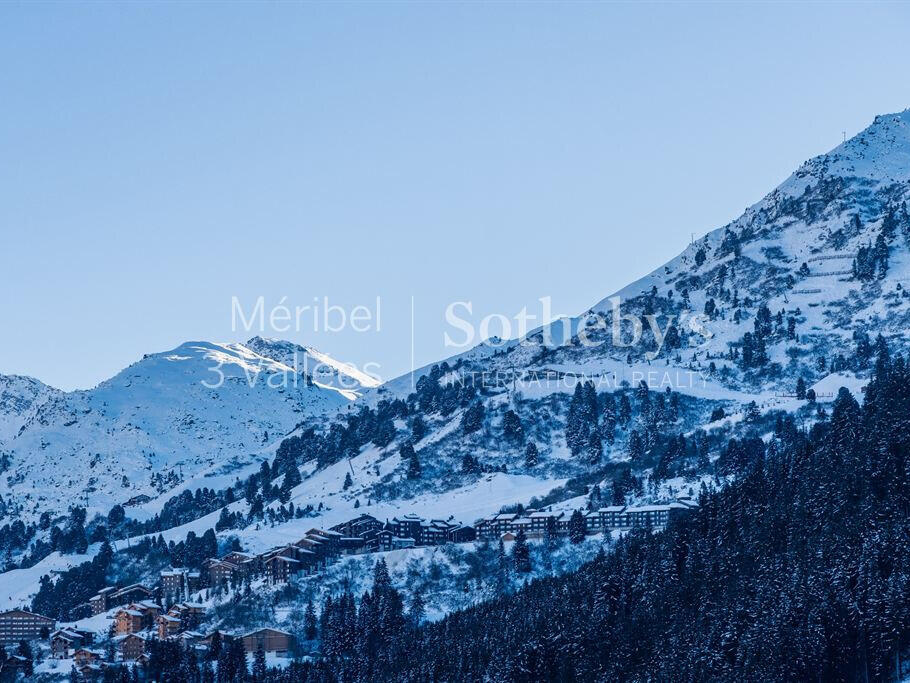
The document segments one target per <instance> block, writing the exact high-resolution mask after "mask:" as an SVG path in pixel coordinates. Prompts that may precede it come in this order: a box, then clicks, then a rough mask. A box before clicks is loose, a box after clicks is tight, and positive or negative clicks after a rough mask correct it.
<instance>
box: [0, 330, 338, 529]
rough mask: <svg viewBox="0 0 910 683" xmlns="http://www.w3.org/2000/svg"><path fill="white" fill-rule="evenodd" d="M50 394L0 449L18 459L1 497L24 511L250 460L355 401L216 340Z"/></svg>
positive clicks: (137, 490) (145, 489) (103, 505)
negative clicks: (301, 427) (92, 385)
mask: <svg viewBox="0 0 910 683" xmlns="http://www.w3.org/2000/svg"><path fill="white" fill-rule="evenodd" d="M45 394H47V396H46V400H44V401H43V402H41V403H37V404H36V405H35V408H34V410H33V411H32V412H31V413H28V411H24V412H23V415H25V417H26V418H27V419H26V421H25V422H24V424H23V425H22V427H21V431H19V430H17V431H19V433H18V435H17V436H15V438H12V439H11V440H9V441H7V442H6V443H4V444H3V445H2V447H0V450H2V451H3V452H5V453H6V454H7V456H8V458H9V460H10V467H9V469H8V471H6V472H5V473H4V476H3V478H2V480H0V495H2V496H3V498H4V499H5V500H6V501H7V502H8V503H12V504H13V505H16V506H22V509H23V515H24V516H25V517H26V518H31V517H32V516H34V515H37V514H40V512H43V511H44V510H49V511H51V512H52V513H53V512H61V511H66V509H67V507H68V506H70V505H72V504H75V503H81V504H85V503H87V504H88V507H89V512H90V515H91V512H92V511H93V510H94V511H100V512H106V511H107V510H108V509H110V507H111V506H112V505H113V504H114V503H117V502H125V501H127V500H129V499H130V498H132V497H134V496H138V495H141V494H144V495H149V496H152V497H154V496H156V495H158V494H159V493H163V492H166V491H168V490H169V489H171V488H173V487H174V486H175V485H176V484H178V483H179V482H180V481H182V480H184V479H189V478H192V477H193V476H195V475H196V474H198V473H201V472H204V471H205V472H211V471H212V469H213V468H216V469H219V470H230V469H231V468H232V467H236V466H242V465H243V464H244V463H246V462H248V461H249V460H250V459H251V456H253V455H255V454H257V453H260V452H266V453H267V452H269V451H270V449H272V448H273V447H274V445H275V443H277V442H278V441H280V440H281V438H282V437H283V436H284V435H285V434H286V433H288V432H289V431H290V430H292V429H293V428H294V427H295V426H296V425H298V424H299V423H301V422H305V421H307V420H310V419H316V418H317V417H319V416H322V415H328V414H331V413H333V412H334V411H335V410H337V409H338V408H340V407H343V406H345V405H348V403H349V398H348V396H346V395H345V394H343V393H342V392H340V391H338V390H336V389H334V388H331V387H327V386H317V385H315V384H312V383H311V382H309V381H308V380H307V378H306V377H305V376H304V375H301V374H299V373H298V372H296V371H295V370H294V369H293V368H291V367H289V366H287V365H285V364H284V363H283V362H281V361H280V360H276V359H274V358H270V357H266V356H263V355H261V354H259V353H256V352H255V351H253V350H251V349H250V348H248V347H246V346H244V345H241V344H215V343H211V342H187V343H185V344H182V345H181V346H179V347H177V348H176V349H173V350H171V351H167V352H164V353H156V354H151V355H148V356H145V357H144V358H143V359H142V360H140V361H139V362H137V363H134V364H133V365H131V366H129V367H128V368H126V369H125V370H123V371H122V372H120V373H119V374H117V375H116V376H115V377H113V378H111V379H109V380H107V381H105V382H103V383H101V384H100V385H98V386H97V387H95V388H94V389H91V390H88V391H76V392H71V393H62V392H45ZM35 403H36V402H35V401H33V404H35ZM11 424H12V423H11ZM203 485H204V484H203Z"/></svg>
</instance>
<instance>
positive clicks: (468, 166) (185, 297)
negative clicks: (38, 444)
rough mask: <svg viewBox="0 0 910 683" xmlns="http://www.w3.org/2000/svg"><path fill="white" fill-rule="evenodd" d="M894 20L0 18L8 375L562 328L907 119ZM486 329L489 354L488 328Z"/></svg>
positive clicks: (426, 345) (415, 6)
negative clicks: (291, 343) (324, 305)
mask: <svg viewBox="0 0 910 683" xmlns="http://www.w3.org/2000/svg"><path fill="white" fill-rule="evenodd" d="M908 35H910V4H907V3H888V4H870V3H862V4H860V3H857V4H849V3H808V2H807V3H793V4H788V3H782V2H777V3H762V4H755V5H748V4H742V3H730V4H721V3H708V4H677V3H674V4H645V3H634V4H633V3H629V4H608V3H602V4H594V3H585V4H569V3H559V4H545V3H533V4H521V3H504V2H503V3H488V4H482V3H466V4H453V3H417V2H410V3H398V4H384V3H382V2H365V3H330V4H329V3H327V4H315V3H310V4H293V3H249V4H244V3H239V2H234V3H223V4H219V3H215V2H205V3H202V2H200V3H195V4H194V3H190V2H184V3H177V2H171V3H154V4H153V3H149V4H143V3H141V2H129V3H113V2H96V3H88V4H79V3H50V2H46V3H26V4H19V5H17V4H14V3H9V2H7V3H2V4H0V235H2V242H0V244H2V266H0V303H2V311H3V312H2V315H3V327H2V334H0V372H2V373H18V374H29V375H33V376H36V377H38V378H40V379H42V380H43V381H46V382H48V383H50V384H53V385H55V386H58V387H61V388H67V389H69V388H74V387H89V386H92V385H93V384H95V383H97V382H99V381H101V380H102V379H104V378H106V377H108V376H110V375H112V374H113V373H115V372H116V371H118V370H119V369H121V368H122V367H124V366H126V365H127V364H129V363H130V362H133V361H135V360H137V359H139V358H140V357H141V356H142V355H143V354H144V353H150V352H155V351H162V350H166V349H169V348H172V347H174V346H176V345H178V344H179V343H181V342H182V341H185V340H191V339H192V340H195V339H209V340H218V341H222V340H226V341H229V340H242V339H244V338H246V337H248V336H250V335H249V334H247V333H245V332H243V331H242V330H241V331H235V330H232V327H231V301H232V297H234V296H236V297H238V298H239V300H240V301H241V302H242V303H243V304H245V305H246V306H247V308H252V305H253V304H254V303H255V300H256V298H257V297H259V296H263V297H265V299H264V300H265V303H266V306H267V309H268V308H270V307H271V306H272V305H274V304H277V303H278V302H279V301H280V300H281V298H282V297H285V296H286V297H287V299H286V303H287V304H289V305H291V306H300V305H307V304H310V303H312V300H313V298H314V297H319V298H320V299H321V298H322V297H324V296H328V297H329V300H330V303H334V304H337V305H340V306H343V307H345V308H347V309H350V308H351V307H352V306H354V305H356V304H368V305H371V306H373V305H374V301H375V298H376V297H377V296H380V297H382V309H381V325H382V327H381V331H380V332H378V333H377V332H370V333H357V332H353V331H350V330H349V331H347V332H341V333H336V334H327V333H313V332H312V325H311V324H309V325H304V327H306V329H302V330H301V331H300V332H296V331H295V332H290V333H286V334H277V333H272V332H270V331H269V330H266V334H269V335H270V336H284V337H286V338H291V339H294V340H295V341H298V342H302V343H308V344H312V345H314V346H317V347H318V348H320V349H322V350H324V351H326V352H328V353H331V354H333V355H335V356H337V357H339V358H341V359H345V360H349V361H352V362H354V363H357V364H361V365H362V364H364V363H367V362H374V363H379V364H380V369H379V372H380V373H381V374H382V375H383V376H384V377H385V378H390V377H392V376H394V375H397V374H399V373H401V372H405V371H407V370H408V369H409V365H410V362H411V301H412V297H413V302H414V320H415V326H414V356H415V360H416V361H417V363H418V364H422V363H426V362H430V361H433V360H436V359H439V358H442V357H444V356H446V355H449V353H450V351H448V350H447V349H446V348H445V347H444V345H443V332H444V331H446V330H450V328H449V327H448V326H447V325H446V324H445V321H444V318H443V312H444V310H445V307H446V305H447V304H448V303H450V302H451V301H456V300H471V301H472V302H473V305H474V314H475V317H474V318H473V319H474V320H475V321H477V320H479V319H480V317H482V316H483V315H485V314H487V313H491V312H498V313H503V314H506V315H514V314H516V313H518V312H519V311H520V310H521V308H522V307H523V306H527V307H528V310H529V312H532V313H533V312H539V307H540V305H539V304H538V303H537V300H538V298H539V297H544V296H550V297H552V301H553V306H554V309H555V312H562V313H571V314H575V313H578V312H581V311H582V310H584V309H585V308H586V307H588V306H590V305H591V304H593V303H594V302H596V301H598V300H600V299H601V298H603V297H604V296H606V295H608V294H610V293H611V292H613V291H615V290H616V289H618V288H619V287H621V286H623V285H624V284H626V283H628V282H629V281H631V280H633V279H636V278H637V277H640V276H641V275H643V274H645V273H647V272H648V271H650V270H652V269H653V268H655V267H657V266H659V265H660V264H661V263H663V262H664V261H666V260H668V259H669V258H671V257H673V256H674V255H675V254H677V253H678V252H679V251H680V250H682V249H683V248H684V246H685V245H686V243H687V242H688V241H689V238H690V234H691V233H695V234H696V235H700V234H703V233H704V232H707V231H708V230H710V229H713V228H715V227H718V226H720V225H723V224H724V223H726V222H727V221H729V220H731V219H733V218H734V217H736V216H737V215H738V214H739V213H740V212H741V211H742V210H743V209H744V208H745V207H746V206H747V205H748V204H751V203H753V202H754V201H757V200H758V199H759V198H760V197H761V196H762V195H764V194H765V193H766V192H767V191H769V190H770V189H772V188H773V186H775V185H776V184H777V183H779V182H781V181H782V180H783V179H784V178H785V177H786V176H787V175H788V174H789V173H790V172H791V171H792V170H793V169H794V168H795V167H796V166H797V165H798V164H799V163H800V162H802V161H803V160H804V159H806V158H808V157H810V156H814V155H816V154H819V153H822V152H825V151H827V150H828V149H830V148H831V147H833V146H835V145H836V144H838V143H839V142H840V141H841V139H842V132H843V131H846V132H847V134H848V135H853V134H855V133H856V132H858V131H859V130H861V129H862V128H864V127H865V126H866V125H868V124H869V123H871V121H872V118H873V116H874V115H875V114H879V113H889V112H893V111H899V110H902V109H904V108H906V107H910V91H908V90H907V84H908V74H910V51H908V50H907V49H906V45H907V36H908ZM494 331H495V330H494Z"/></svg>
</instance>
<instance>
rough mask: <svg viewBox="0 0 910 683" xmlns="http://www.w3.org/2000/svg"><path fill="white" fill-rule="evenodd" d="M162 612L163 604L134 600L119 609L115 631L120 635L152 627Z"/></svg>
mask: <svg viewBox="0 0 910 683" xmlns="http://www.w3.org/2000/svg"><path fill="white" fill-rule="evenodd" d="M160 613H161V606H160V605H157V604H155V603H153V602H133V603H130V604H129V605H127V606H126V607H124V608H122V609H119V610H117V613H116V614H115V615H114V631H115V632H116V633H117V634H119V635H125V634H127V633H138V632H139V631H144V630H145V629H147V628H151V627H152V625H153V624H154V623H155V619H156V618H157V616H158V615H159V614H160Z"/></svg>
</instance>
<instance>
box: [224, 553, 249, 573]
mask: <svg viewBox="0 0 910 683" xmlns="http://www.w3.org/2000/svg"><path fill="white" fill-rule="evenodd" d="M221 559H222V560H224V561H226V562H230V563H231V564H234V565H236V566H238V567H239V568H240V570H241V571H242V572H244V573H253V570H254V568H255V564H256V556H255V555H250V554H249V553H244V552H241V551H239V550H232V551H231V552H229V553H228V554H227V555H225V556H224V557H222V558H221Z"/></svg>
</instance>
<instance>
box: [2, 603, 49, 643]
mask: <svg viewBox="0 0 910 683" xmlns="http://www.w3.org/2000/svg"><path fill="white" fill-rule="evenodd" d="M56 623H57V622H55V621H54V620H53V619H51V618H50V617H45V616H42V615H40V614H34V613H33V612H27V611H26V610H24V609H13V610H9V611H7V612H0V645H5V644H8V643H18V642H19V641H20V640H36V639H37V638H41V637H42V635H43V637H45V638H47V637H48V636H49V635H50V632H51V631H53V630H54V628H55V626H56Z"/></svg>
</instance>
